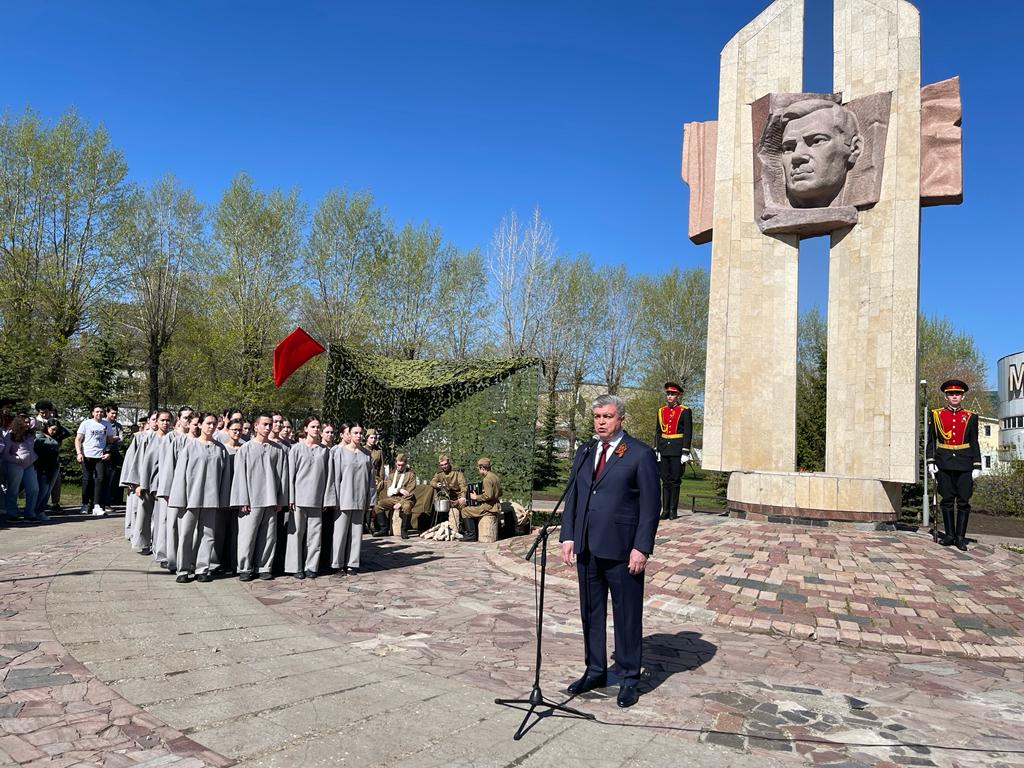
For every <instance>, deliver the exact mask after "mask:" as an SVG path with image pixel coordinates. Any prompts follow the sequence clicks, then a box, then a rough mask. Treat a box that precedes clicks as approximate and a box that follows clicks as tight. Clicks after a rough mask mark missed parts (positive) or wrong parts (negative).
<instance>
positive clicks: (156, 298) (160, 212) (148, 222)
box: [112, 175, 205, 410]
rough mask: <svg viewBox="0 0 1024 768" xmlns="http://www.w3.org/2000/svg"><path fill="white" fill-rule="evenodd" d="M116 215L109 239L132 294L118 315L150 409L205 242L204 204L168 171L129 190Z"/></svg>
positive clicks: (156, 402) (157, 400) (155, 401)
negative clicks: (132, 343)
mask: <svg viewBox="0 0 1024 768" xmlns="http://www.w3.org/2000/svg"><path fill="white" fill-rule="evenodd" d="M116 218H117V226H116V229H115V230H114V234H113V237H112V242H113V247H114V249H115V255H116V257H117V259H118V261H119V265H120V268H121V274H122V279H123V281H124V283H125V285H126V286H127V288H128V291H129V295H130V303H129V304H128V305H127V306H125V307H124V308H123V310H122V311H120V312H118V314H117V316H118V318H119V319H120V321H121V323H122V324H123V325H124V327H125V328H127V329H128V330H129V331H130V332H131V333H132V334H133V337H134V338H135V339H136V340H137V342H138V344H139V346H140V347H141V350H140V351H141V356H142V358H143V360H144V361H145V370H146V378H147V397H146V399H147V402H148V405H149V409H150V410H152V409H154V408H156V407H158V406H159V405H161V398H160V394H161V393H160V374H161V360H162V358H163V354H164V350H165V349H166V348H167V346H168V344H170V342H171V339H172V338H173V337H174V334H175V332H176V331H177V330H178V327H179V323H180V320H181V317H182V315H183V305H184V304H185V303H186V301H187V299H188V293H187V292H188V288H189V286H190V285H191V284H193V283H191V282H190V280H191V279H192V278H193V277H194V276H195V268H196V264H197V261H198V259H199V257H200V254H201V252H202V251H203V249H204V247H205V241H204V231H203V207H202V205H201V204H200V203H199V202H198V201H197V200H196V199H195V196H194V195H193V194H192V192H191V191H190V190H188V189H185V188H183V187H182V186H181V185H180V184H179V182H178V181H177V180H176V179H175V178H174V177H173V176H170V175H168V176H165V177H164V178H162V179H160V180H159V181H158V182H156V184H154V185H153V187H152V188H151V189H150V190H148V191H145V190H142V189H134V190H132V192H131V193H130V194H129V195H127V196H126V198H125V200H124V201H123V203H122V205H121V206H120V208H119V210H118V214H117V217H116Z"/></svg>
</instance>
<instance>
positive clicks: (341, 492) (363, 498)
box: [324, 445, 377, 509]
mask: <svg viewBox="0 0 1024 768" xmlns="http://www.w3.org/2000/svg"><path fill="white" fill-rule="evenodd" d="M376 503H377V484H376V482H375V481H374V478H373V464H372V462H371V461H370V454H368V453H366V451H363V450H358V451H350V450H349V449H348V448H346V447H345V446H344V445H336V446H334V447H333V448H331V458H330V465H329V468H328V472H327V493H326V498H325V499H324V506H325V507H336V508H338V509H367V508H368V507H370V506H372V505H374V504H376Z"/></svg>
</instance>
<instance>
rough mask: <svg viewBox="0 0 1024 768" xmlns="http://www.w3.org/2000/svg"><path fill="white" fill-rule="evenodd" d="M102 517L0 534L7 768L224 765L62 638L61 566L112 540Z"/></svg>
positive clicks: (1, 731)
mask: <svg viewBox="0 0 1024 768" xmlns="http://www.w3.org/2000/svg"><path fill="white" fill-rule="evenodd" d="M103 522H106V525H105V526H103V527H100V526H97V525H95V524H92V521H90V520H83V519H81V518H78V519H76V520H75V522H74V523H73V524H68V525H63V526H61V527H62V528H68V529H70V528H80V529H81V531H80V533H78V534H77V535H76V534H72V533H70V531H66V532H65V535H64V536H63V537H62V538H59V539H56V540H54V538H53V537H52V536H49V537H48V536H45V535H40V534H44V533H46V532H47V531H46V530H45V529H31V528H28V529H21V530H16V529H15V530H0V575H2V577H0V765H24V766H30V767H31V768H36V767H37V766H46V767H47V768H60V767H61V766H91V765H101V766H104V768H129V767H130V766H157V765H159V766H166V767H167V768H203V767H204V766H223V765H227V764H228V763H229V762H230V761H228V760H226V759H224V758H222V757H220V756H219V755H215V754H213V753H211V752H209V751H208V750H207V749H206V748H205V747H203V746H202V745H200V744H197V743H196V742H194V741H193V740H191V739H189V738H187V737H186V736H184V735H183V734H182V733H181V732H180V731H177V730H175V729H173V728H169V727H167V726H166V724H165V723H163V722H162V721H160V720H159V719H158V718H155V717H153V716H152V715H150V714H148V713H147V712H146V711H145V710H144V709H143V708H142V707H139V706H138V705H136V704H134V703H132V702H130V701H127V700H125V699H124V698H122V697H121V696H119V695H118V694H117V693H116V692H115V691H113V690H112V689H111V688H110V687H109V686H107V685H105V684H103V683H102V682H100V681H99V680H97V679H96V676H95V675H94V674H92V673H91V672H90V671H89V670H88V669H87V668H86V667H85V666H83V665H82V664H81V663H79V662H78V661H77V660H76V659H75V658H74V657H73V656H72V655H71V654H70V653H68V651H67V649H66V648H65V647H64V645H63V644H61V643H60V642H59V641H58V640H57V639H56V635H55V633H54V631H53V628H52V627H51V626H50V621H49V618H48V617H47V613H46V602H47V596H48V593H49V587H50V585H51V582H52V581H53V580H54V576H55V574H56V573H57V572H58V571H59V570H60V568H61V566H62V565H64V564H65V563H67V562H69V561H70V560H72V559H73V558H74V557H76V556H77V555H79V554H80V553H81V552H82V551H87V550H89V549H91V548H92V547H95V546H97V545H98V544H100V543H102V542H104V541H109V540H110V537H111V534H110V532H109V529H110V527H111V523H110V521H103ZM117 524H119V521H118V523H117ZM15 536H16V537H17V538H16V539H15V540H14V541H12V539H13V538H14V537H15ZM68 578H74V576H73V575H70V574H69V576H68ZM5 756H6V761H5Z"/></svg>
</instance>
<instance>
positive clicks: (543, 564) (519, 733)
mask: <svg viewBox="0 0 1024 768" xmlns="http://www.w3.org/2000/svg"><path fill="white" fill-rule="evenodd" d="M594 445H595V442H594V441H593V440H591V441H590V444H589V445H588V446H587V449H586V451H584V452H583V457H582V460H581V461H579V462H578V463H577V464H576V466H575V467H574V468H573V471H572V472H571V473H570V475H569V483H568V485H566V486H565V490H564V491H562V495H561V497H560V498H559V499H558V503H557V504H555V508H554V510H552V512H551V517H549V518H548V520H547V521H545V523H544V527H543V528H541V530H540V533H538V534H537V538H535V539H534V540H533V544H532V545H531V546H530V550H529V551H528V552H527V553H526V556H525V557H524V558H523V559H524V560H527V561H530V560H532V559H533V557H534V554H535V553H536V551H537V549H538V547H539V548H540V590H539V591H540V595H539V597H538V599H537V660H536V662H535V664H534V673H533V688H532V689H531V690H530V696H529V698H526V699H495V700H494V703H495V704H498V705H500V706H503V707H513V708H520V707H521V706H523V705H529V709H527V710H526V714H525V715H524V716H523V721H522V722H521V723H520V724H519V728H517V729H516V732H515V734H513V736H512V739H513V740H515V741H519V739H521V738H523V736H525V735H526V732H527V731H528V730H529V728H527V727H526V724H527V723H528V722H529V720H530V716H531V715H533V714H534V713H535V712H536V714H537V718H538V722H540V719H541V718H545V717H551V716H552V715H553V714H554V713H556V712H564V713H565V714H567V715H571V716H573V717H578V718H581V719H583V720H593V719H594V715H592V714H589V713H588V712H581V711H580V710H578V709H573V708H572V707H567V706H566V705H565V704H558V703H556V702H553V701H549V700H548V699H546V698H544V694H543V693H542V692H541V689H540V665H541V642H542V641H543V633H542V629H543V626H544V576H545V574H546V573H547V566H548V536H549V535H550V533H551V531H550V527H551V519H552V518H554V516H555V513H556V512H557V511H558V508H559V507H560V506H562V502H563V501H565V497H566V495H567V494H568V493H569V489H570V488H572V486H573V484H574V483H575V482H576V473H577V472H578V471H579V468H580V467H581V466H582V465H583V461H585V460H586V458H587V457H588V456H589V455H590V452H591V450H593V448H594ZM540 707H543V708H545V710H546V711H543V712H537V709H538V708H540ZM530 727H531V728H532V727H533V726H530Z"/></svg>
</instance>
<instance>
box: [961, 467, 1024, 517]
mask: <svg viewBox="0 0 1024 768" xmlns="http://www.w3.org/2000/svg"><path fill="white" fill-rule="evenodd" d="M971 506H972V507H973V508H974V509H976V510H977V511H979V512H986V513H987V514H990V515H1003V516H1007V517H1024V461H1013V462H1009V463H1007V464H1000V465H999V467H998V468H996V469H994V470H993V471H991V472H988V473H986V474H984V475H982V476H981V477H979V478H978V479H977V480H975V481H974V496H973V497H972V498H971Z"/></svg>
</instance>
